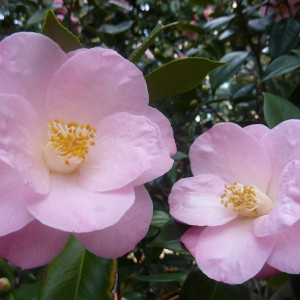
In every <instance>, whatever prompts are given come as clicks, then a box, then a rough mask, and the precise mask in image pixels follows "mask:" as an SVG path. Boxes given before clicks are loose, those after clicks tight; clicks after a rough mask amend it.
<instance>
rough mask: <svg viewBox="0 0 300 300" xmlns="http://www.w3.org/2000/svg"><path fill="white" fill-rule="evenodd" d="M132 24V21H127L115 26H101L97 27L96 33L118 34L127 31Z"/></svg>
mask: <svg viewBox="0 0 300 300" xmlns="http://www.w3.org/2000/svg"><path fill="white" fill-rule="evenodd" d="M133 23H134V21H132V20H128V21H124V22H121V23H119V24H116V25H112V24H103V25H101V26H100V27H99V29H98V32H103V33H108V34H118V33H121V32H124V31H126V30H128V29H129V28H130V27H131V26H132V24H133Z"/></svg>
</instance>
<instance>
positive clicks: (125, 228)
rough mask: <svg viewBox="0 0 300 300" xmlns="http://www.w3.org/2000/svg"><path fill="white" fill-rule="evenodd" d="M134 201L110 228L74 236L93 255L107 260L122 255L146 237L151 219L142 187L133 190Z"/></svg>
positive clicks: (150, 210) (149, 203)
mask: <svg viewBox="0 0 300 300" xmlns="http://www.w3.org/2000/svg"><path fill="white" fill-rule="evenodd" d="M135 196H136V199H135V201H134V204H133V205H132V206H131V208H130V209H129V210H128V211H127V212H126V213H125V215H124V216H123V217H122V218H121V219H120V220H119V222H117V223H116V224H114V225H113V226H111V227H107V228H105V229H103V230H98V231H94V232H90V233H80V234H78V233H77V234H75V236H76V238H77V239H78V241H79V242H80V243H82V244H83V245H84V247H86V248H87V249H88V250H89V251H91V252H93V253H94V254H96V255H98V256H102V257H107V258H114V257H119V256H122V255H124V254H125V253H127V252H129V251H130V250H132V249H134V247H135V245H136V244H137V243H138V242H139V241H140V240H141V239H142V238H143V237H144V236H145V235H146V233H147V230H148V228H149V225H150V222H151V217H152V201H151V198H150V196H149V194H148V192H147V190H146V189H145V188H144V187H143V186H140V187H137V188H136V189H135Z"/></svg>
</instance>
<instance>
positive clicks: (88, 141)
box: [48, 119, 97, 166]
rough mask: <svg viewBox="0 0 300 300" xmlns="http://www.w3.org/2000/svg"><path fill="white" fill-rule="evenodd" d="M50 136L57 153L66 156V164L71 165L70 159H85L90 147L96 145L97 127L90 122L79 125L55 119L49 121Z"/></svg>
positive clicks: (53, 148) (52, 146)
mask: <svg viewBox="0 0 300 300" xmlns="http://www.w3.org/2000/svg"><path fill="white" fill-rule="evenodd" d="M48 127H49V129H48V136H49V142H50V143H51V148H52V150H54V153H55V155H57V156H61V157H65V164H66V165H68V166H69V165H70V159H72V158H75V159H76V160H78V159H79V160H81V161H82V162H83V161H85V159H86V156H87V154H88V152H89V147H90V146H94V145H95V142H94V138H95V133H96V132H97V129H96V128H93V127H92V126H91V125H90V124H87V125H83V124H81V125H79V124H78V123H76V122H70V123H67V124H65V122H64V121H61V120H59V119H55V120H54V122H49V123H48Z"/></svg>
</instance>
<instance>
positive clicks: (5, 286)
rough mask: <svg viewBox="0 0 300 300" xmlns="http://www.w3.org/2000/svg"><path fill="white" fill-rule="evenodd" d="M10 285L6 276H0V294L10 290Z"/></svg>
mask: <svg viewBox="0 0 300 300" xmlns="http://www.w3.org/2000/svg"><path fill="white" fill-rule="evenodd" d="M10 288H11V285H10V282H9V280H8V279H7V278H5V277H2V278H0V295H4V294H6V293H7V292H9V291H10Z"/></svg>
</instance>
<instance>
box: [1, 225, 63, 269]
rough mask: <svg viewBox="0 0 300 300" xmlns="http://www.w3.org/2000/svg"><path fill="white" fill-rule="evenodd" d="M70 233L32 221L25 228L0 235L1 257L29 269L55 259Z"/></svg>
mask: <svg viewBox="0 0 300 300" xmlns="http://www.w3.org/2000/svg"><path fill="white" fill-rule="evenodd" d="M68 237H69V233H67V232H63V231H59V230H55V229H53V228H51V227H47V226H44V225H42V224H41V223H39V222H38V221H36V220H35V221H32V222H31V223H29V224H28V225H27V226H25V227H24V228H22V229H20V230H18V231H16V232H13V233H11V234H8V235H6V236H3V237H0V257H2V258H5V259H7V260H9V261H10V262H11V263H12V264H14V265H17V266H19V267H21V268H22V269H29V268H35V267H40V266H43V265H45V264H47V263H48V262H49V261H51V260H52V259H54V258H55V257H56V256H57V255H58V254H59V252H60V251H61V250H62V249H63V247H64V245H65V243H66V242H67V239H68Z"/></svg>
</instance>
